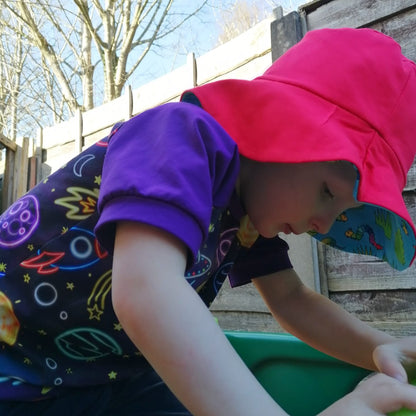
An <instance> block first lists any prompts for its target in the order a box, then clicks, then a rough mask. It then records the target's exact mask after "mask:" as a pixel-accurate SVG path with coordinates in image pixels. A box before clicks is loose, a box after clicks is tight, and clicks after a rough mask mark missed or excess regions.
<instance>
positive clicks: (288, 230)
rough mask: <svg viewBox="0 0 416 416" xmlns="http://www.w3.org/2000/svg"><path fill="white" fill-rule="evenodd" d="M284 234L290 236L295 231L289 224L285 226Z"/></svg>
mask: <svg viewBox="0 0 416 416" xmlns="http://www.w3.org/2000/svg"><path fill="white" fill-rule="evenodd" d="M283 232H284V233H285V234H286V235H288V234H292V233H293V230H292V227H291V226H290V225H289V224H285V225H284V227H283Z"/></svg>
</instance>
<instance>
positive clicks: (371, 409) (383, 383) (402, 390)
mask: <svg viewBox="0 0 416 416" xmlns="http://www.w3.org/2000/svg"><path fill="white" fill-rule="evenodd" d="M403 407H406V408H408V409H412V410H416V387H415V386H412V385H410V384H404V383H400V382H399V381H397V380H396V379H394V378H391V377H389V376H386V375H385V374H376V375H374V376H372V377H369V378H367V379H365V380H364V381H362V382H361V383H360V384H359V385H358V386H357V387H356V389H355V390H354V391H353V392H352V393H350V394H348V395H347V396H345V397H343V398H342V399H340V400H338V401H337V402H335V403H334V404H333V405H332V406H330V407H328V408H327V409H326V410H325V411H323V412H322V413H320V414H319V416H335V415H336V416H351V415H360V416H380V415H386V414H388V413H390V412H394V411H396V410H400V409H401V408H403Z"/></svg>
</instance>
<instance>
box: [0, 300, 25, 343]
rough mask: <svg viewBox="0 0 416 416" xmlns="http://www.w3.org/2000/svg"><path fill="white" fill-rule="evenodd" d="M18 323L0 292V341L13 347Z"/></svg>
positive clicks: (8, 301)
mask: <svg viewBox="0 0 416 416" xmlns="http://www.w3.org/2000/svg"><path fill="white" fill-rule="evenodd" d="M19 329H20V323H19V320H18V319H17V318H16V315H15V314H14V311H13V305H12V303H11V302H10V300H9V298H8V297H7V296H6V295H5V294H4V293H3V292H0V341H2V342H5V343H6V344H8V345H14V344H15V342H16V339H17V335H18V333H19Z"/></svg>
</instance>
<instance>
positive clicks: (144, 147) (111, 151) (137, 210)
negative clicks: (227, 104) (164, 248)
mask: <svg viewBox="0 0 416 416" xmlns="http://www.w3.org/2000/svg"><path fill="white" fill-rule="evenodd" d="M238 169H239V164H238V151H237V146H236V145H235V143H234V141H233V140H232V139H231V138H230V136H229V135H228V134H227V133H226V132H225V131H224V129H223V128H222V127H221V126H220V125H219V124H218V123H217V122H216V121H215V120H214V119H213V118H212V117H211V116H210V115H209V114H208V113H206V112H205V111H204V110H202V109H201V108H199V107H197V106H195V105H193V104H188V103H170V104H165V105H162V106H159V107H156V108H154V109H152V110H148V111H146V112H144V113H141V114H140V115H138V116H136V117H134V118H133V119H131V120H129V121H127V122H126V123H124V124H123V125H122V126H121V127H120V128H119V130H118V131H117V132H116V133H115V134H114V135H113V136H112V137H111V140H110V142H109V145H108V150H107V154H106V157H105V160H104V165H103V173H102V183H101V190H100V196H99V201H98V210H99V214H100V218H99V220H98V223H97V226H96V228H95V232H96V235H97V238H98V240H99V242H100V243H101V244H102V245H103V246H104V247H105V248H106V249H107V250H109V251H112V248H113V244H114V232H115V224H116V222H117V221H123V220H128V221H137V222H144V223H147V224H150V225H154V226H157V227H161V228H163V229H165V230H166V231H168V232H170V233H172V234H174V235H175V236H177V237H178V238H179V239H181V240H182V241H183V242H184V244H185V245H186V246H187V247H188V248H189V251H190V253H191V254H192V257H193V258H195V257H196V254H197V251H198V249H199V247H200V245H201V243H202V242H203V241H204V240H205V238H206V235H207V231H208V227H209V221H210V216H211V210H212V207H213V206H216V207H225V206H226V205H227V203H228V201H229V198H230V195H231V193H232V190H233V189H234V186H235V181H236V177H237V174H238Z"/></svg>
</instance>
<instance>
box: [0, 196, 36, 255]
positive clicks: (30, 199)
mask: <svg viewBox="0 0 416 416" xmlns="http://www.w3.org/2000/svg"><path fill="white" fill-rule="evenodd" d="M38 224H39V203H38V200H37V199H36V198H35V197H34V196H33V195H26V196H23V197H22V198H20V199H19V200H18V201H16V202H15V203H14V204H13V205H11V206H10V207H9V208H8V209H7V210H6V211H5V212H4V213H3V214H2V215H1V216H0V246H1V247H16V246H18V245H19V244H22V243H23V242H25V241H26V240H27V239H28V238H29V237H30V236H31V235H32V234H33V232H34V231H35V230H36V228H37V225H38Z"/></svg>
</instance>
